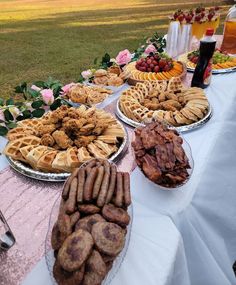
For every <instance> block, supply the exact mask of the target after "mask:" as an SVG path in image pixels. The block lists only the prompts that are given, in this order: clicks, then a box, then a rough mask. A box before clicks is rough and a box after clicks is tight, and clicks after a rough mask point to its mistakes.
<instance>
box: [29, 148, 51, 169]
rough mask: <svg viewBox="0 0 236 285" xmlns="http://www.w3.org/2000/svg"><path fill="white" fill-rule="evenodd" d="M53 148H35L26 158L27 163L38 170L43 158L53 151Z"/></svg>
mask: <svg viewBox="0 0 236 285" xmlns="http://www.w3.org/2000/svg"><path fill="white" fill-rule="evenodd" d="M52 150H53V149H52V148H49V147H47V146H44V145H39V146H37V147H35V148H33V149H32V150H31V151H30V152H29V153H28V155H27V156H26V160H27V162H28V163H29V164H30V165H31V166H32V167H33V168H34V169H37V163H38V161H39V159H40V157H41V156H43V155H44V154H45V153H46V152H48V151H52Z"/></svg>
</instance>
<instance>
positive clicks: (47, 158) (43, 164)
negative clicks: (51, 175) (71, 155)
mask: <svg viewBox="0 0 236 285" xmlns="http://www.w3.org/2000/svg"><path fill="white" fill-rule="evenodd" d="M57 153H58V151H57V150H52V151H48V152H46V153H45V154H43V155H42V156H41V157H40V159H39V161H38V163H37V165H36V167H37V169H39V170H41V171H43V172H56V169H53V167H52V163H53V161H54V159H55V157H56V155H57Z"/></svg>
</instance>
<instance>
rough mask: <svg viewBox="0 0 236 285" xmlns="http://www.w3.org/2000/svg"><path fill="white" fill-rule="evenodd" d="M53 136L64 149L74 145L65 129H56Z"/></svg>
mask: <svg viewBox="0 0 236 285" xmlns="http://www.w3.org/2000/svg"><path fill="white" fill-rule="evenodd" d="M52 136H53V138H54V139H55V142H56V143H57V144H58V146H59V147H60V148H62V149H67V148H68V147H70V146H72V145H73V141H72V140H71V139H70V138H69V137H68V136H67V135H66V133H65V132H63V131H55V132H54V133H53V134H52Z"/></svg>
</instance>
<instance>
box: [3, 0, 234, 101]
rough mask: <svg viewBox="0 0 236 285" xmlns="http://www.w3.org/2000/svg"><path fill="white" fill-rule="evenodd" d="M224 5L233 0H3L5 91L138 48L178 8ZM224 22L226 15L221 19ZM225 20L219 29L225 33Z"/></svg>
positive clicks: (67, 78) (66, 77) (69, 77)
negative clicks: (104, 57)
mask: <svg viewBox="0 0 236 285" xmlns="http://www.w3.org/2000/svg"><path fill="white" fill-rule="evenodd" d="M200 3H203V4H204V5H206V6H215V5H219V6H221V7H222V19H224V18H225V16H226V13H227V11H228V9H229V7H230V5H232V4H231V3H232V1H212V2H211V1H197V0H191V1H180V0H179V1H178V0H174V1H173V0H164V1H163V0H161V1H152V0H142V1H139V0H131V1H123V0H120V1H108V0H86V1H85V0H18V1H17V0H8V1H7V0H0V87H1V94H0V97H5V96H9V95H10V94H11V90H12V89H13V88H14V86H16V85H17V84H18V83H20V82H21V81H27V82H32V81H34V80H39V79H40V80H44V79H46V78H47V77H48V76H52V77H53V78H56V79H60V80H62V81H63V82H64V83H68V82H71V81H75V80H76V79H77V78H78V77H79V74H80V72H81V71H82V70H84V69H87V68H89V67H90V66H91V65H92V64H93V61H94V58H96V57H101V56H102V55H104V53H105V52H108V53H109V54H110V55H111V56H116V54H117V53H118V52H119V51H120V50H122V49H125V48H128V49H129V50H130V51H133V50H134V49H135V48H136V47H137V46H138V44H139V43H140V42H141V41H142V39H143V38H144V37H147V36H151V35H152V34H153V33H154V32H155V31H158V32H159V33H160V34H165V33H166V32H167V28H168V15H169V14H171V13H172V12H173V11H174V10H176V9H179V8H190V7H196V6H197V5H198V4H200ZM222 22H223V21H222ZM222 29H223V27H222V24H221V27H220V29H219V31H218V33H222Z"/></svg>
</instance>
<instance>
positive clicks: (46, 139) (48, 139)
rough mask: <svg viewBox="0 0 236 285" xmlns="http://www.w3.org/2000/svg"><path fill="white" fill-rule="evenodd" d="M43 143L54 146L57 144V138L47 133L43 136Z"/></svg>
mask: <svg viewBox="0 0 236 285" xmlns="http://www.w3.org/2000/svg"><path fill="white" fill-rule="evenodd" d="M41 144H42V145H45V146H53V145H54V144H55V140H54V138H53V137H52V136H51V135H50V134H45V135H43V136H42V137H41Z"/></svg>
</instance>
